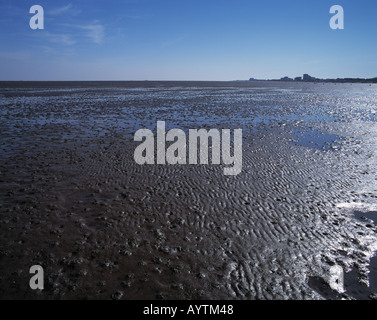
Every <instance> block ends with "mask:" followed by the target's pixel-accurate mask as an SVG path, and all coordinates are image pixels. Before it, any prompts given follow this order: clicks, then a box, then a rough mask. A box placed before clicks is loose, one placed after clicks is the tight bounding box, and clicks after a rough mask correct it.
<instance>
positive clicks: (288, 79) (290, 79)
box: [280, 77, 293, 81]
mask: <svg viewBox="0 0 377 320" xmlns="http://www.w3.org/2000/svg"><path fill="white" fill-rule="evenodd" d="M280 81H293V79H292V78H289V77H284V78H281V79H280Z"/></svg>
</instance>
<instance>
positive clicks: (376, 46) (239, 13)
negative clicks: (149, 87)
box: [0, 0, 377, 80]
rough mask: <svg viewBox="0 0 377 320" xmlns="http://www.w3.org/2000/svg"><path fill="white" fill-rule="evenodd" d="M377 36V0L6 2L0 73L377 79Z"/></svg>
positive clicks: (2, 2) (3, 76)
mask: <svg viewBox="0 0 377 320" xmlns="http://www.w3.org/2000/svg"><path fill="white" fill-rule="evenodd" d="M336 4H338V5H342V6H343V8H344V12H345V29H344V30H332V29H330V27H329V20H330V18H331V15H330V13H329V10H330V7H331V6H332V5H336ZM32 5H41V6H42V7H43V8H44V16H45V22H44V24H45V29H44V30H32V29H31V28H30V27H29V20H30V18H31V17H32V14H30V13H29V9H30V7H31V6H32ZM376 34H377V2H376V1H374V0H358V1H356V0H318V1H308V0H285V1H282V0H265V1H253V0H232V1H223V0H200V1H197V0H190V1H183V0H109V1H105V0H75V1H73V0H54V1H51V0H49V1H44V0H42V1H40V0H0V80H236V79H248V78H250V77H255V78H280V77H282V76H290V77H294V76H299V75H302V74H303V73H309V74H311V75H313V76H316V77H320V78H332V77H376V76H377V41H376Z"/></svg>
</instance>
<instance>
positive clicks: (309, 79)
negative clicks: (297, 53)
mask: <svg viewBox="0 0 377 320" xmlns="http://www.w3.org/2000/svg"><path fill="white" fill-rule="evenodd" d="M315 80H316V78H314V77H311V76H309V75H308V74H304V75H303V77H302V81H315Z"/></svg>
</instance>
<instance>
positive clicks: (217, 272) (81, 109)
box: [0, 81, 377, 300]
mask: <svg viewBox="0 0 377 320" xmlns="http://www.w3.org/2000/svg"><path fill="white" fill-rule="evenodd" d="M376 120H377V85H369V84H336V83H326V84H323V83H294V82H287V83H285V82H268V81H262V82H0V132H1V135H0V299H51V300H52V299H101V300H102V299H126V300H131V299H132V300H134V299H147V300H154V299H182V300H183V299H199V300H200V299H219V300H254V299H262V300H276V299H295V300H301V299H304V300H312V299H315V300H316V299H373V298H376V297H377V283H376V281H377V274H376V273H377V269H376V259H375V253H376V251H377V226H376V217H377V175H376V171H377V165H376V159H377V158H376V156H377V122H376ZM157 121H165V123H166V126H167V130H168V129H172V128H181V129H182V130H188V129H200V128H204V129H210V128H217V129H219V130H221V129H224V128H226V129H231V130H234V129H239V128H240V129H242V130H243V136H242V139H243V147H242V148H243V153H242V171H241V173H240V174H238V175H236V176H226V175H224V174H223V168H224V166H221V165H179V164H177V165H169V164H167V165H158V164H154V165H138V164H137V163H136V162H135V160H134V150H135V148H136V147H137V145H138V143H136V142H135V141H134V133H135V132H136V131H137V130H139V129H142V128H147V129H150V130H152V131H155V130H156V123H157ZM32 265H40V266H42V267H43V269H44V277H45V279H44V285H45V288H44V290H42V291H40V290H32V289H30V287H29V280H30V278H31V276H32V275H31V274H30V273H29V269H30V267H31V266H32ZM334 266H338V267H340V268H341V269H342V270H343V271H344V285H343V289H342V288H334V287H331V286H330V284H331V279H330V278H331V268H332V267H334Z"/></svg>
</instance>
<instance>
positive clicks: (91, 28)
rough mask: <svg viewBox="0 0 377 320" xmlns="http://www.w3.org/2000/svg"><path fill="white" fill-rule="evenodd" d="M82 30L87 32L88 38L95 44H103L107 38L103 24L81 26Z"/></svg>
mask: <svg viewBox="0 0 377 320" xmlns="http://www.w3.org/2000/svg"><path fill="white" fill-rule="evenodd" d="M79 28H80V29H82V30H86V31H87V32H86V36H87V37H88V38H89V39H90V40H92V41H93V42H94V43H97V44H101V43H102V42H103V39H104V38H105V27H104V26H103V25H101V24H89V25H86V26H79Z"/></svg>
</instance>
